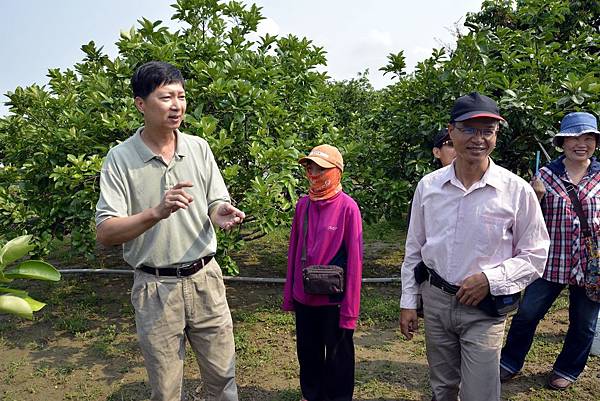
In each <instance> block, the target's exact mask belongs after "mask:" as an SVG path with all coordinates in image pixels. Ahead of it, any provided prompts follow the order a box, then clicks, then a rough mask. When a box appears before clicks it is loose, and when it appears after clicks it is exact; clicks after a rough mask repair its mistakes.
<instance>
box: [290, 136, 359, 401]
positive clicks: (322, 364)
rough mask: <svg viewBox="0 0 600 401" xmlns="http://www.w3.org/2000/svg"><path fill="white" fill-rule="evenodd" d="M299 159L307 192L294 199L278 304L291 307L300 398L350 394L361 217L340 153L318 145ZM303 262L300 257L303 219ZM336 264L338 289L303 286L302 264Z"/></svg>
mask: <svg viewBox="0 0 600 401" xmlns="http://www.w3.org/2000/svg"><path fill="white" fill-rule="evenodd" d="M299 162H300V163H301V164H302V165H303V166H304V167H305V168H306V176H307V178H308V181H309V183H310V188H309V195H308V196H304V197H301V198H300V200H298V203H297V204H296V213H295V215H294V220H293V223H292V232H291V235H290V245H289V249H288V270H287V279H286V283H285V287H284V293H283V305H282V308H283V309H284V310H286V311H295V313H296V338H297V348H296V349H297V354H298V362H299V365H300V388H301V390H302V396H303V399H302V400H304V401H322V400H326V399H327V400H336V401H346V400H352V394H353V392H354V342H353V339H352V336H353V334H354V329H355V328H356V321H357V320H358V314H359V309H360V288H361V279H362V222H361V216H360V210H359V209H358V205H357V204H356V202H355V201H354V200H353V199H352V198H351V197H350V196H348V195H347V194H345V193H344V192H343V191H342V186H341V177H342V173H343V171H344V162H343V159H342V155H341V154H340V152H339V151H338V149H336V148H335V147H333V146H330V145H320V146H317V147H315V148H314V149H312V150H311V152H310V153H309V155H308V156H306V157H303V158H301V159H300V160H299ZM307 208H308V225H307V230H306V243H305V246H306V262H305V263H303V262H302V261H301V259H302V248H303V244H304V221H305V214H306V211H307ZM317 264H320V265H337V266H341V267H342V268H343V269H344V278H345V288H344V292H343V293H342V294H339V295H312V294H307V293H306V292H305V291H304V287H303V282H302V268H303V267H305V266H310V265H317Z"/></svg>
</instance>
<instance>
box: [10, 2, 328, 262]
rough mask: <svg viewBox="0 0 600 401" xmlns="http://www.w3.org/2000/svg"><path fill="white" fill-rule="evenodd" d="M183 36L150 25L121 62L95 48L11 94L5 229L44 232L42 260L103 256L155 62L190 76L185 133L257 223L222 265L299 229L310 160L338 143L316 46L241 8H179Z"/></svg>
mask: <svg viewBox="0 0 600 401" xmlns="http://www.w3.org/2000/svg"><path fill="white" fill-rule="evenodd" d="M173 8H174V15H173V19H174V20H176V21H177V22H178V23H179V25H181V27H182V28H181V29H180V30H178V31H175V32H172V31H170V30H168V29H167V28H166V27H165V26H164V25H163V24H162V22H161V21H149V20H147V19H144V18H142V19H140V21H139V27H137V28H132V29H131V30H129V31H127V32H122V33H121V36H120V39H119V41H118V43H117V46H118V48H119V56H118V57H116V58H114V59H111V58H110V57H108V56H107V55H105V54H104V53H103V52H102V49H101V48H98V47H97V46H95V44H94V43H93V42H90V43H88V44H86V45H84V46H82V51H83V53H84V55H85V57H84V59H83V60H82V62H80V63H78V64H76V65H75V66H74V67H73V68H72V69H67V70H66V71H59V70H57V69H51V70H49V72H48V76H49V78H50V81H49V84H48V85H47V86H45V87H40V86H37V85H33V86H30V87H27V88H16V89H15V90H14V91H13V92H10V93H8V97H9V99H10V101H9V102H8V105H9V107H10V109H9V110H10V113H11V114H9V115H8V116H7V117H6V118H3V119H0V155H1V156H2V160H3V163H4V165H5V167H4V168H3V169H0V228H1V229H2V230H3V231H4V232H6V233H14V234H22V233H27V232H36V233H39V235H38V236H39V245H40V248H41V249H49V247H50V245H51V241H52V239H53V238H59V239H68V240H69V241H70V244H71V249H72V251H73V253H74V254H87V255H88V256H90V257H93V255H94V247H95V234H94V225H93V224H94V223H93V221H94V211H95V204H96V202H97V199H98V177H99V171H100V167H101V165H102V161H103V158H104V155H105V154H106V153H107V151H108V149H109V148H110V147H111V146H114V145H115V144H117V143H118V142H119V141H122V140H124V139H126V138H127V137H129V136H130V135H131V134H132V133H133V132H134V131H135V129H136V128H137V127H139V126H140V125H141V124H142V116H141V115H140V114H139V113H138V112H137V111H136V109H135V107H134V105H133V99H132V95H131V90H130V82H129V79H130V77H131V75H132V74H133V71H134V70H135V69H136V68H137V67H138V66H139V65H141V64H143V63H145V62H147V61H149V60H164V61H167V62H170V63H172V64H174V65H175V66H177V67H178V68H180V69H181V71H182V72H183V74H184V76H185V77H186V92H187V98H188V100H189V104H188V113H187V116H186V120H185V122H184V123H183V126H182V130H184V131H185V132H188V133H191V134H193V135H198V136H201V137H203V138H205V139H206V140H207V141H208V142H209V144H210V146H211V148H212V150H213V153H214V154H215V157H216V159H217V163H218V164H219V167H220V168H221V171H222V173H223V176H224V179H225V181H226V183H227V185H228V188H229V191H230V193H231V195H232V198H233V200H234V201H235V202H236V203H237V205H238V207H239V208H240V209H242V210H244V211H245V212H246V214H247V216H248V217H247V219H246V221H245V223H244V225H243V227H242V228H241V230H239V231H235V232H233V233H219V236H220V238H219V245H220V246H219V250H220V252H221V253H220V255H219V257H220V259H221V262H222V264H223V265H225V266H226V268H227V269H229V271H230V273H235V266H234V264H233V263H231V260H230V259H229V256H228V253H229V251H231V250H232V249H234V248H235V247H237V246H239V245H240V244H242V243H244V242H247V241H251V240H253V239H256V238H259V237H260V236H263V235H265V234H266V233H267V232H269V231H271V230H273V229H274V228H275V227H277V226H280V225H282V224H283V225H285V224H289V220H290V214H291V212H292V210H293V205H294V203H295V201H296V198H297V192H296V191H297V190H298V187H299V185H298V183H299V178H300V176H299V169H298V163H297V159H298V156H299V154H300V153H303V152H306V151H307V149H310V147H311V146H313V145H314V144H316V143H317V142H319V141H321V140H322V139H323V138H325V139H327V140H335V137H336V134H335V131H334V128H333V125H332V123H331V122H330V121H329V119H328V118H327V116H328V115H329V113H330V107H329V104H328V103H326V102H325V100H324V99H323V98H322V97H321V96H320V94H321V92H322V90H323V88H324V87H325V86H326V78H327V77H326V75H325V73H323V72H319V71H317V67H318V66H322V65H324V64H325V62H326V59H325V52H324V50H323V49H321V48H319V47H317V46H315V45H313V44H312V42H311V41H310V40H308V39H305V38H299V37H296V36H293V35H290V36H286V37H276V36H271V35H265V36H264V37H259V36H258V35H257V34H256V30H257V26H258V23H259V22H260V21H261V20H262V19H263V17H262V15H261V13H260V9H259V8H258V7H256V6H254V5H252V6H246V5H243V4H242V3H241V2H237V1H231V2H228V3H222V2H219V1H216V0H179V1H177V3H176V4H174V5H173Z"/></svg>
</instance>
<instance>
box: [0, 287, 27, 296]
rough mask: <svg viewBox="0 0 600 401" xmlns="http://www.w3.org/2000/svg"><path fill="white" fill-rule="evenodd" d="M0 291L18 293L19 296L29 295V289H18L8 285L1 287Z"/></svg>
mask: <svg viewBox="0 0 600 401" xmlns="http://www.w3.org/2000/svg"><path fill="white" fill-rule="evenodd" d="M0 292H4V293H9V294H13V295H17V296H20V297H26V296H27V291H23V290H17V289H14V288H8V287H0Z"/></svg>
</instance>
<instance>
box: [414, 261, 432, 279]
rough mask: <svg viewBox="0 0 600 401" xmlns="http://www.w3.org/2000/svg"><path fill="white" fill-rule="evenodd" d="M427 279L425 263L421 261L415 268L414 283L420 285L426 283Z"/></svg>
mask: <svg viewBox="0 0 600 401" xmlns="http://www.w3.org/2000/svg"><path fill="white" fill-rule="evenodd" d="M427 279H429V271H428V270H427V266H426V265H425V263H423V261H421V262H419V264H418V265H416V266H415V281H416V282H417V284H421V283H423V282H425V281H427Z"/></svg>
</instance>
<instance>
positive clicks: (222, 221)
mask: <svg viewBox="0 0 600 401" xmlns="http://www.w3.org/2000/svg"><path fill="white" fill-rule="evenodd" d="M211 217H212V222H213V224H216V225H218V226H219V227H221V228H222V229H223V230H229V229H230V228H232V227H235V226H237V225H238V224H241V223H242V221H244V218H245V217H246V214H245V213H244V212H242V211H241V210H239V209H238V208H236V207H234V206H233V205H231V204H230V203H226V202H223V203H221V204H219V205H218V206H216V210H213V211H212V213H211Z"/></svg>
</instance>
